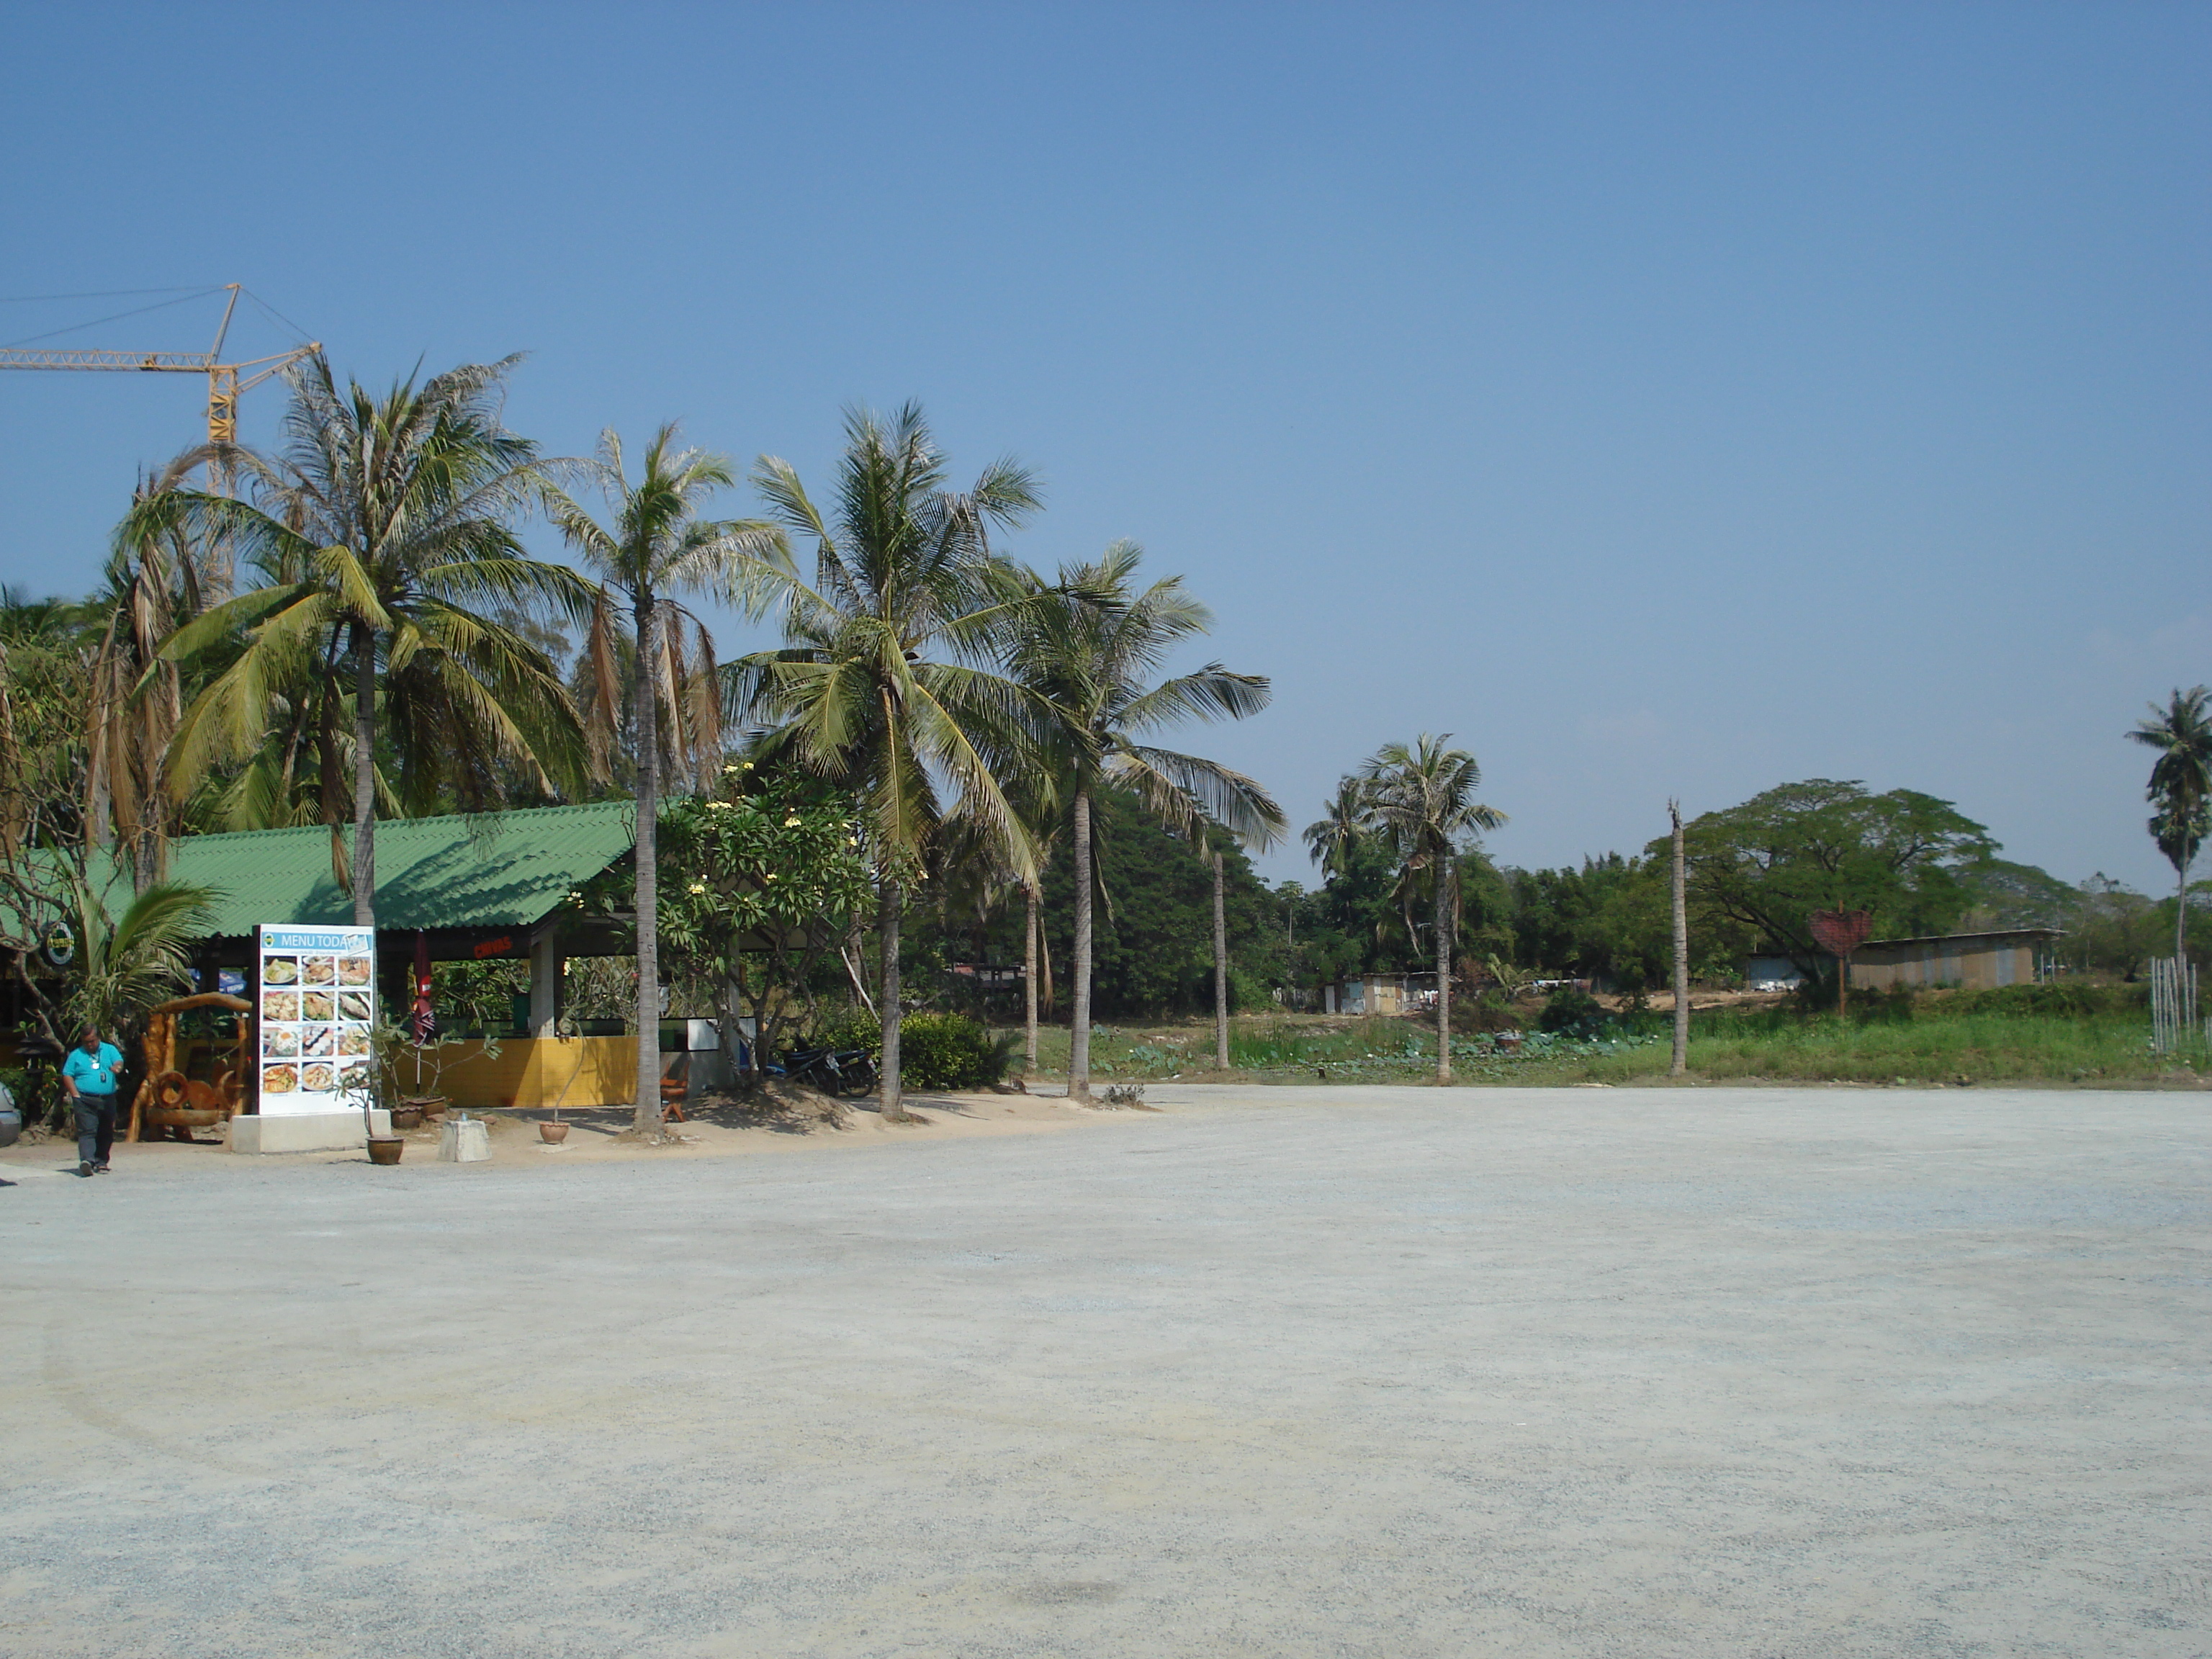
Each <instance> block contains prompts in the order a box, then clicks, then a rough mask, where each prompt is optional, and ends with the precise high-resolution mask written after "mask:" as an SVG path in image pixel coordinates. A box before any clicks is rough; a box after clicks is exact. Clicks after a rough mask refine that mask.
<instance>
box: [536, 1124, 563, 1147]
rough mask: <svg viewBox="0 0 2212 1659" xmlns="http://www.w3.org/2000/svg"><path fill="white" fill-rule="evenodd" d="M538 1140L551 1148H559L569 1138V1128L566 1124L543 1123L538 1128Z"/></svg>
mask: <svg viewBox="0 0 2212 1659" xmlns="http://www.w3.org/2000/svg"><path fill="white" fill-rule="evenodd" d="M538 1139H540V1140H542V1141H544V1143H545V1144H546V1145H547V1146H559V1145H560V1144H561V1143H562V1141H564V1140H566V1139H568V1125H567V1124H565V1123H551V1122H547V1123H541V1124H539V1125H538Z"/></svg>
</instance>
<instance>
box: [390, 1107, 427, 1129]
mask: <svg viewBox="0 0 2212 1659" xmlns="http://www.w3.org/2000/svg"><path fill="white" fill-rule="evenodd" d="M392 1127H393V1128H395V1129H419V1128H421V1127H422V1108H421V1107H420V1106H394V1107H393V1108H392Z"/></svg>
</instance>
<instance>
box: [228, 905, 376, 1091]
mask: <svg viewBox="0 0 2212 1659" xmlns="http://www.w3.org/2000/svg"><path fill="white" fill-rule="evenodd" d="M253 931H254V934H255V940H254V943H255V949H254V953H253V962H254V978H255V980H256V981H258V997H259V1003H258V1011H259V1015H260V1018H259V1022H258V1024H259V1027H260V1033H261V1055H260V1066H261V1091H260V1092H261V1113H262V1115H263V1116H264V1117H274V1116H289V1115H296V1114H304V1113H307V1112H343V1111H356V1110H358V1109H360V1107H361V1101H362V1097H361V1094H360V1092H359V1091H361V1090H362V1089H366V1088H367V1087H368V1086H369V1083H370V1075H369V1067H370V1066H371V1064H372V1061H371V1060H370V1048H369V1037H370V1034H371V1033H372V1031H373V1030H374V1028H375V1024H376V930H375V929H374V928H373V927H275V926H271V925H270V924H268V923H265V922H264V924H263V925H262V926H260V927H257V928H255V929H254V930H253Z"/></svg>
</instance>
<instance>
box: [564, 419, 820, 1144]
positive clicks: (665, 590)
mask: <svg viewBox="0 0 2212 1659" xmlns="http://www.w3.org/2000/svg"><path fill="white" fill-rule="evenodd" d="M581 471H583V473H584V476H585V477H588V478H589V479H590V480H591V481H592V482H593V483H596V484H597V485H598V486H599V490H600V493H601V494H602V495H605V498H606V500H607V502H608V504H609V506H610V507H612V509H613V519H612V522H611V524H607V525H602V524H601V523H600V522H599V520H596V519H594V518H593V517H592V515H591V514H590V513H587V512H586V511H585V510H584V508H583V507H580V506H579V505H578V504H577V503H576V501H574V498H573V497H571V496H570V495H568V493H567V492H566V491H564V490H562V489H557V488H552V487H549V488H548V489H547V491H546V497H545V499H546V507H547V512H548V513H549V515H550V517H551V519H552V520H553V522H554V524H556V526H559V528H560V531H561V533H562V536H563V537H565V538H567V539H568V545H569V546H571V547H573V548H574V549H575V550H576V552H577V554H578V555H579V556H580V558H581V559H582V561H583V562H584V565H585V568H586V569H588V570H589V571H590V572H591V573H592V575H593V576H594V577H596V578H597V579H598V583H599V586H598V587H597V588H596V589H595V590H594V592H593V594H592V607H591V631H590V635H589V640H588V643H587V645H586V651H585V667H586V671H587V673H588V675H589V685H590V699H589V710H588V715H587V718H586V732H587V735H588V738H589V742H590V745H591V758H592V769H593V770H594V772H595V773H597V774H599V775H602V776H604V775H605V773H606V772H607V770H608V769H609V764H610V761H611V753H612V750H613V749H614V747H615V744H616V742H617V728H618V726H620V725H621V724H622V720H621V717H620V716H619V715H618V714H617V706H618V703H619V701H620V699H621V696H622V691H623V679H624V678H627V679H628V682H629V718H628V724H629V751H630V763H631V771H632V775H633V778H634V780H635V791H636V797H637V854H636V907H637V1099H636V1102H635V1106H634V1108H633V1111H634V1116H633V1118H632V1123H633V1126H634V1127H635V1129H636V1130H637V1132H638V1133H640V1134H652V1133H657V1132H658V1130H659V1112H660V1050H659V1042H658V1038H659V1030H660V961H659V858H658V848H657V845H656V836H655V834H654V827H655V826H656V825H657V824H658V823H659V821H660V769H661V767H662V765H663V764H664V763H670V764H671V765H672V766H673V767H674V768H676V769H678V770H679V771H684V770H688V772H689V774H690V783H691V786H692V787H693V788H694V789H696V790H697V791H699V792H700V793H705V792H706V791H707V790H708V789H709V788H711V787H712V784H713V778H712V769H713V767H714V765H715V764H716V763H719V762H720V760H721V758H722V727H721V687H720V677H719V675H718V674H717V672H716V669H715V665H714V641H713V639H712V638H711V637H710V636H709V635H708V631H707V627H706V624H705V623H702V622H701V621H700V620H699V619H698V617H696V616H694V615H693V614H692V613H691V612H690V611H688V610H686V609H685V608H684V606H683V605H681V604H680V603H679V602H678V600H677V599H675V598H674V595H675V594H677V593H680V592H694V593H706V594H708V595H710V596H712V597H714V598H718V599H736V598H738V597H740V596H741V595H740V588H741V580H740V563H741V562H742V561H745V560H756V559H760V558H763V557H772V556H774V555H775V552H776V550H778V549H779V548H780V547H781V544H782V538H781V534H780V533H779V532H777V530H776V529H775V526H772V525H769V524H764V523H758V522H753V521H730V522H721V521H716V520H708V519H702V518H701V517H700V516H699V507H700V505H701V503H702V502H703V501H705V500H706V498H707V497H708V495H711V494H712V493H713V492H714V491H715V490H717V489H725V488H726V487H728V485H730V484H731V483H732V482H733V481H734V479H733V475H732V472H731V471H730V464H729V462H727V461H726V460H725V459H723V458H722V457H720V456H719V455H709V454H707V453H704V452H702V451H700V450H696V449H683V450H679V449H678V448H677V447H676V428H675V426H674V425H673V424H672V423H671V424H670V425H667V426H664V427H662V428H660V429H659V431H658V432H656V433H654V434H653V439H652V441H651V442H650V443H648V444H647V446H646V450H645V458H644V471H642V473H641V475H640V477H639V478H638V480H637V482H636V483H631V482H630V480H629V473H628V471H626V470H625V468H624V465H623V447H622V440H621V439H620V438H619V437H618V436H617V435H616V434H615V432H614V431H613V430H612V429H611V428H610V429H608V430H607V431H605V432H603V433H601V434H600V435H599V458H598V459H597V460H596V461H593V462H591V463H588V464H586V465H585V466H584V467H583V468H582V469H581ZM623 624H627V626H628V629H629V635H630V639H629V645H630V651H629V664H630V668H629V673H628V675H627V677H625V676H624V675H623V673H622V671H621V670H620V668H619V667H618V666H617V661H616V658H617V651H616V649H615V629H616V628H617V626H619V625H623Z"/></svg>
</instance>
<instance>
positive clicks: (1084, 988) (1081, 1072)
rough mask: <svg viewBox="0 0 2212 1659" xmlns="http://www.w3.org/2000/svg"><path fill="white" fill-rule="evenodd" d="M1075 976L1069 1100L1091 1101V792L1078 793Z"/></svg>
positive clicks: (1081, 790) (1076, 797) (1068, 1035)
mask: <svg viewBox="0 0 2212 1659" xmlns="http://www.w3.org/2000/svg"><path fill="white" fill-rule="evenodd" d="M1074 834H1075V961H1074V962H1073V964H1071V966H1072V970H1073V973H1074V975H1075V987H1074V994H1073V997H1072V998H1071V999H1070V1000H1071V1001H1073V1003H1074V1005H1075V1006H1074V1007H1073V1009H1072V1010H1071V1011H1070V1019H1071V1024H1070V1026H1069V1029H1068V1033H1067V1097H1068V1098H1069V1099H1070V1100H1089V1099H1090V1098H1091V792H1090V791H1089V790H1087V789H1079V790H1077V791H1076V792H1075V829H1074Z"/></svg>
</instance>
